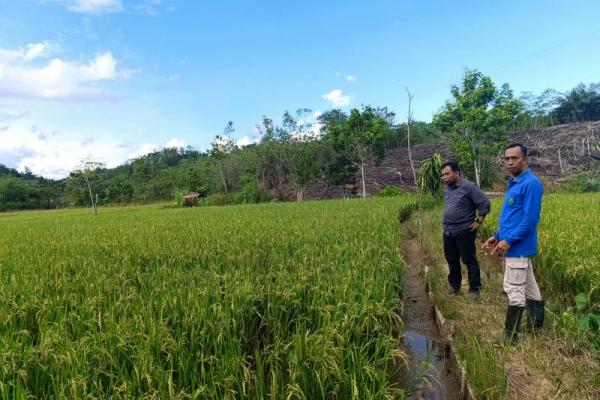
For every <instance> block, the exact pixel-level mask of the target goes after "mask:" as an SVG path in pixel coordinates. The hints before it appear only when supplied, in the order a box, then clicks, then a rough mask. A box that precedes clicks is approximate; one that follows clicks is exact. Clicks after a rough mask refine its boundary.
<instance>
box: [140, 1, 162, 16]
mask: <svg viewBox="0 0 600 400" xmlns="http://www.w3.org/2000/svg"><path fill="white" fill-rule="evenodd" d="M160 3H161V0H145V1H143V2H141V3H139V4H138V5H136V6H135V10H136V11H137V12H139V13H140V14H144V15H150V16H153V17H155V16H157V15H159V14H160V12H159V10H158V6H160Z"/></svg>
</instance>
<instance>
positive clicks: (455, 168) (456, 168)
mask: <svg viewBox="0 0 600 400" xmlns="http://www.w3.org/2000/svg"><path fill="white" fill-rule="evenodd" d="M446 167H450V169H451V170H452V171H454V172H460V167H459V166H458V163H457V162H456V161H446V162H445V163H443V164H442V168H441V169H444V168H446Z"/></svg>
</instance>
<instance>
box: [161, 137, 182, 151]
mask: <svg viewBox="0 0 600 400" xmlns="http://www.w3.org/2000/svg"><path fill="white" fill-rule="evenodd" d="M182 147H185V141H184V140H183V139H178V138H172V139H171V140H169V141H168V142H167V144H165V148H166V149H172V148H176V149H180V148H182Z"/></svg>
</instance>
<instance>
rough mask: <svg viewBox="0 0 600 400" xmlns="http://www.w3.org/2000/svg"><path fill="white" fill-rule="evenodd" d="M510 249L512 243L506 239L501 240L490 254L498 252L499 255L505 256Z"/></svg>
mask: <svg viewBox="0 0 600 400" xmlns="http://www.w3.org/2000/svg"><path fill="white" fill-rule="evenodd" d="M508 249H510V244H508V243H506V242H505V241H504V240H501V241H500V242H499V243H498V244H497V245H496V247H494V248H493V249H492V252H491V253H490V255H492V254H494V253H496V254H498V257H502V256H504V254H506V252H507V251H508Z"/></svg>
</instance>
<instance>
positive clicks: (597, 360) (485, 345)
mask: <svg viewBox="0 0 600 400" xmlns="http://www.w3.org/2000/svg"><path fill="white" fill-rule="evenodd" d="M595 196H598V195H595ZM564 200H565V202H567V203H566V204H568V202H571V203H573V201H574V199H573V198H572V197H570V196H569V197H566V198H565V199H564ZM575 200H577V199H575ZM547 201H548V200H545V202H544V206H543V209H542V210H543V211H542V221H543V220H544V218H546V217H548V215H547V214H550V213H551V212H552V209H551V207H546V206H547ZM584 201H588V199H587V198H585V199H584ZM551 202H557V203H558V202H560V195H556V197H555V198H553V199H552V200H551ZM544 207H545V208H544ZM562 207H566V208H568V206H566V205H563V206H562ZM573 207H574V208H573V209H571V210H568V211H566V210H565V211H563V212H570V213H573V212H574V211H573V210H574V209H575V208H577V207H578V205H577V204H576V203H573ZM441 212H442V210H441V208H437V209H434V210H430V211H420V212H418V213H416V214H415V215H414V218H413V219H412V220H411V224H412V230H413V231H414V232H416V233H417V234H418V237H419V238H420V242H421V245H422V248H423V260H424V263H425V265H426V266H427V271H428V273H427V280H428V283H429V286H430V288H431V289H432V291H433V294H434V301H435V304H436V306H437V307H439V309H440V310H441V311H442V313H443V315H444V317H445V318H446V323H445V332H443V334H444V335H449V336H451V337H452V338H453V340H454V344H455V346H456V349H457V352H458V355H459V358H460V360H461V364H462V365H463V366H464V368H465V369H466V371H467V376H468V380H469V383H470V384H471V386H472V388H473V390H474V392H475V394H476V396H477V398H482V399H517V398H527V399H549V398H556V399H573V398H576V399H596V398H598V397H599V396H600V352H599V350H598V347H597V345H596V344H595V342H594V341H593V335H592V334H591V332H589V331H588V330H586V329H585V328H584V330H583V331H582V330H581V328H580V326H579V325H578V324H573V323H569V321H571V320H572V319H575V318H576V317H577V315H578V314H577V313H578V311H576V310H575V309H574V307H573V306H572V305H574V293H573V292H572V291H564V287H565V283H564V282H563V281H559V282H558V283H557V284H556V285H555V284H554V283H553V279H552V278H548V279H547V278H545V277H548V276H551V275H552V273H546V272H541V271H538V272H539V273H540V274H541V275H542V277H543V279H540V286H541V290H542V294H543V296H544V297H545V298H546V304H547V305H546V307H547V317H546V323H545V327H544V331H543V332H542V333H541V334H540V335H538V336H523V340H521V342H519V344H517V345H516V346H513V347H504V346H498V345H497V342H498V340H499V339H500V338H501V337H502V329H503V324H504V317H505V312H506V301H507V300H506V297H505V295H504V294H503V292H502V276H503V274H502V266H501V265H500V263H499V262H498V260H497V259H494V258H490V257H488V256H486V255H485V254H483V253H481V254H479V255H478V258H479V260H480V263H481V267H482V281H483V290H482V292H481V296H480V298H479V299H478V300H474V299H470V298H469V297H468V296H465V295H461V296H457V297H453V298H452V297H448V296H447V295H446V288H447V280H446V276H447V266H446V262H445V259H444V256H443V248H442V240H441V238H442V231H441ZM549 219H550V218H549ZM487 222H488V223H492V222H494V223H495V222H496V221H495V220H494V216H490V217H488V221H487ZM580 227H582V228H583V229H585V225H583V226H581V225H580ZM552 229H557V230H561V229H563V227H562V226H561V225H557V226H552V225H551V224H548V223H546V224H542V225H541V226H540V242H541V244H540V245H541V247H542V249H545V251H547V252H554V254H556V250H554V249H553V246H557V245H558V246H560V245H564V243H563V242H561V241H553V240H552V239H550V240H548V239H549V238H553V237H555V235H554V234H553V232H552V231H551V230H552ZM570 232H571V233H570V235H569V234H562V235H561V236H559V237H571V236H575V237H579V238H580V240H579V242H578V243H579V247H580V248H585V247H586V246H593V243H592V242H593V240H594V239H593V238H591V237H588V239H585V238H583V239H581V238H582V236H578V235H579V232H577V231H570ZM583 258H585V257H583ZM536 262H537V263H538V266H537V268H538V269H543V268H548V267H551V266H552V265H547V264H544V263H543V262H540V260H539V259H538V260H536ZM560 262H561V263H562V266H561V267H563V268H566V269H568V268H569V265H570V263H569V262H568V260H566V259H560ZM590 262H591V263H593V262H595V261H594V260H588V263H590ZM586 265H587V264H586ZM575 266H577V265H575ZM586 271H587V269H586ZM586 273H588V272H586ZM557 276H560V275H557ZM463 283H464V285H466V281H465V282H463ZM593 284H594V283H593V282H590V283H589V285H593ZM466 289H467V287H466V286H465V287H463V291H462V292H463V293H465V292H466V291H467V290H466Z"/></svg>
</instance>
